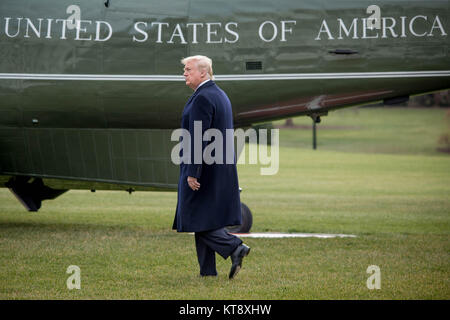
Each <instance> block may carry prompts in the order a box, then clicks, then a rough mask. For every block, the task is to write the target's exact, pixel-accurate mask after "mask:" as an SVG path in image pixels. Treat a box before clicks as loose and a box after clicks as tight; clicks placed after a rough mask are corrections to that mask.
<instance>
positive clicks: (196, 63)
mask: <svg viewBox="0 0 450 320" xmlns="http://www.w3.org/2000/svg"><path fill="white" fill-rule="evenodd" d="M181 62H182V64H183V65H184V77H185V80H186V85H187V86H189V87H190V88H191V89H192V90H194V94H193V95H192V96H191V97H190V98H189V100H188V102H187V104H186V105H185V107H184V110H183V114H182V120H181V127H182V128H183V129H186V130H188V131H189V133H190V137H191V139H188V140H190V141H189V142H187V141H184V140H183V143H189V144H190V145H188V146H186V145H185V146H186V147H188V149H189V150H190V151H191V152H190V156H188V157H183V156H182V159H185V160H186V159H187V160H188V161H182V162H181V164H180V179H179V182H178V203H177V208H176V214H175V219H174V223H173V228H174V229H176V230H177V231H178V232H194V233H195V246H196V250H197V258H198V263H199V265H200V275H201V276H216V275H217V270H216V257H215V253H216V252H217V253H218V254H219V255H221V256H222V257H223V258H224V259H227V258H228V257H231V262H232V265H231V269H230V273H229V278H230V279H232V278H234V276H235V275H236V274H237V273H238V272H239V270H240V268H241V266H242V260H243V258H244V257H245V256H247V255H248V254H249V252H250V248H249V247H248V246H246V245H245V244H243V243H242V240H241V239H239V238H238V237H236V236H234V235H231V234H229V233H228V232H227V231H226V230H225V229H224V227H226V226H231V225H239V224H241V223H242V222H241V203H240V198H239V184H238V177H237V169H236V159H235V157H234V147H233V143H234V141H233V140H234V137H233V136H231V137H230V136H228V135H227V134H226V130H227V129H233V115H232V110H231V103H230V100H229V99H228V97H227V95H226V94H225V92H224V91H222V90H221V89H220V88H219V87H218V86H217V85H216V84H215V83H214V81H213V80H212V79H213V71H212V61H211V59H209V58H208V57H205V56H192V57H188V58H185V59H183V60H181ZM200 129H201V130H200ZM208 130H210V131H211V130H213V132H214V133H215V135H214V136H215V137H210V138H209V139H210V140H212V141H211V142H210V143H211V144H212V143H213V142H220V141H222V145H221V146H219V148H215V149H214V150H213V151H212V153H211V155H212V158H214V159H215V160H216V161H214V162H213V163H211V161H207V162H205V159H204V158H203V155H204V151H205V148H206V147H207V146H208V144H209V142H208V141H204V140H205V139H204V136H207V135H208ZM205 132H206V133H207V134H206V135H205ZM219 132H220V133H221V137H222V139H218V138H217V136H216V135H217V133H219ZM196 134H197V135H199V134H201V137H200V141H202V146H201V147H200V146H198V145H197V146H196V145H195V141H196V139H197V141H198V139H199V138H198V137H195V135H196ZM213 138H214V140H213ZM227 138H228V139H227ZM216 139H217V141H216ZM206 140H208V139H206ZM214 146H217V143H215V144H214ZM184 151H185V150H184V149H183V152H184ZM210 151H211V150H210ZM199 152H201V154H200V155H199V154H195V153H199ZM227 152H228V154H227ZM230 152H233V154H230ZM205 153H206V152H205ZM218 155H222V157H218V158H219V159H217V157H215V156H218ZM230 157H231V159H232V161H226V159H230ZM220 158H221V159H220ZM199 159H200V161H199Z"/></svg>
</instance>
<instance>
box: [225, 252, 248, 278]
mask: <svg viewBox="0 0 450 320" xmlns="http://www.w3.org/2000/svg"><path fill="white" fill-rule="evenodd" d="M249 253H250V247H248V246H246V245H245V244H241V245H240V246H239V247H237V248H236V250H234V252H233V253H232V254H231V270H230V274H229V276H228V278H230V279H233V278H234V277H235V276H236V275H237V273H238V272H239V270H241V267H242V260H243V259H244V257H246V256H248V254H249Z"/></svg>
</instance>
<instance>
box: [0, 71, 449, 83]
mask: <svg viewBox="0 0 450 320" xmlns="http://www.w3.org/2000/svg"><path fill="white" fill-rule="evenodd" d="M449 76H450V70H436V71H394V72H342V73H273V74H230V75H216V76H214V80H215V81H257V80H315V79H320V80H324V79H325V80H326V79H377V78H430V77H449ZM0 79H8V80H78V81H185V80H184V77H183V76H180V75H120V74H46V73H0Z"/></svg>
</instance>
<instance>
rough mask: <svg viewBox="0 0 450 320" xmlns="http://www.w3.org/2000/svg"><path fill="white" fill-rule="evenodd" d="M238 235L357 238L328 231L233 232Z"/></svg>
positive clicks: (249, 236)
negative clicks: (328, 232)
mask: <svg viewBox="0 0 450 320" xmlns="http://www.w3.org/2000/svg"><path fill="white" fill-rule="evenodd" d="M233 234H234V235H236V236H238V237H240V238H241V237H247V238H322V239H327V238H356V236H355V235H353V234H327V233H276V232H261V233H256V232H255V233H253V232H252V233H233Z"/></svg>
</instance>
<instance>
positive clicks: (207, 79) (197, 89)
mask: <svg viewBox="0 0 450 320" xmlns="http://www.w3.org/2000/svg"><path fill="white" fill-rule="evenodd" d="M210 80H211V79H206V80H205V81H203V82H202V83H200V84H199V85H198V87H197V89H195V91H197V90H198V88H200V87H201V86H202V85H204V84H205V83H207V82H208V81H210Z"/></svg>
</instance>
